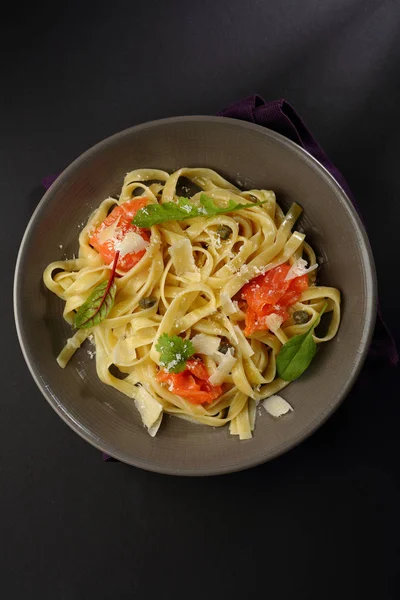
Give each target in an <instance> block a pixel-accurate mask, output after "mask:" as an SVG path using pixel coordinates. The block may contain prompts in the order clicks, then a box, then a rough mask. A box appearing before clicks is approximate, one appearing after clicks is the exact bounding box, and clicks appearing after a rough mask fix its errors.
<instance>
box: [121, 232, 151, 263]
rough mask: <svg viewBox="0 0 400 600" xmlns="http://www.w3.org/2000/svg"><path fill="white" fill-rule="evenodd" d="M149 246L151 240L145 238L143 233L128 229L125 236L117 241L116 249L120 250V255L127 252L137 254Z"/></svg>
mask: <svg viewBox="0 0 400 600" xmlns="http://www.w3.org/2000/svg"><path fill="white" fill-rule="evenodd" d="M148 246H149V242H148V241H146V240H144V239H143V238H142V236H141V235H139V234H138V233H136V232H135V231H128V233H127V234H126V235H125V237H124V238H123V239H122V240H120V241H117V242H116V243H115V250H118V251H119V253H120V256H121V257H122V256H125V255H126V254H136V252H140V251H141V250H144V249H145V248H147V247H148Z"/></svg>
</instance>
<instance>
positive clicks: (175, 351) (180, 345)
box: [156, 333, 194, 373]
mask: <svg viewBox="0 0 400 600" xmlns="http://www.w3.org/2000/svg"><path fill="white" fill-rule="evenodd" d="M156 350H158V352H159V353H160V365H161V366H162V367H164V368H165V369H166V370H167V371H168V372H169V373H182V371H184V370H185V367H186V361H187V360H188V358H190V357H191V356H193V354H194V346H193V344H192V342H191V341H190V340H184V339H182V338H181V337H179V335H168V333H163V334H162V335H161V336H160V337H159V338H158V342H157V344H156Z"/></svg>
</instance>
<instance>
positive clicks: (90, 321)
mask: <svg viewBox="0 0 400 600" xmlns="http://www.w3.org/2000/svg"><path fill="white" fill-rule="evenodd" d="M118 257H119V252H117V253H116V255H115V258H114V262H113V266H112V269H111V273H110V277H109V278H108V279H106V280H105V281H102V282H101V283H99V285H97V286H96V287H95V288H94V290H93V292H92V293H91V294H90V296H89V298H88V299H87V300H86V301H85V302H84V303H83V304H82V306H80V307H79V309H78V312H77V313H76V315H75V318H74V327H76V328H77V329H87V328H88V327H94V326H95V325H98V324H99V323H101V321H104V319H106V318H107V316H108V315H109V313H110V310H111V309H112V307H113V306H114V301H115V294H116V292H117V286H116V283H115V281H114V279H115V270H116V268H117V263H118Z"/></svg>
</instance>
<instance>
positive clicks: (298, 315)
mask: <svg viewBox="0 0 400 600" xmlns="http://www.w3.org/2000/svg"><path fill="white" fill-rule="evenodd" d="M309 319H310V317H309V314H308V312H306V311H305V310H296V312H294V313H293V321H294V322H295V323H296V324H297V325H303V324H304V323H307V322H308V321H309Z"/></svg>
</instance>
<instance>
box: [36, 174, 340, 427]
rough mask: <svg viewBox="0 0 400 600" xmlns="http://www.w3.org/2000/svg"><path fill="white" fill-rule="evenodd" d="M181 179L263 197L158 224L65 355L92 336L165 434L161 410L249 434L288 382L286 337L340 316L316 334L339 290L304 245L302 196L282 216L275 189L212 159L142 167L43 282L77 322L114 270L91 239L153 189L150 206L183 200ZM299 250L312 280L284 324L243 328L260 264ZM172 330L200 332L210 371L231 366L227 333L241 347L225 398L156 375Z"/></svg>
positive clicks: (213, 194) (228, 196) (99, 362)
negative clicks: (207, 164) (251, 183)
mask: <svg viewBox="0 0 400 600" xmlns="http://www.w3.org/2000/svg"><path fill="white" fill-rule="evenodd" d="M181 177H185V178H186V179H187V180H189V181H190V182H191V184H193V185H194V186H196V190H198V191H196V192H195V193H194V194H193V195H192V196H191V198H190V202H192V203H194V204H196V203H198V202H199V198H200V194H201V193H202V192H203V193H206V194H207V196H208V197H210V198H212V199H213V200H214V202H215V203H216V204H218V205H221V206H223V205H224V203H226V202H227V201H229V200H234V201H235V202H236V203H242V204H245V203H246V204H247V203H250V202H255V201H259V202H261V201H263V202H264V204H262V205H258V206H254V207H249V208H245V209H241V210H236V211H234V212H231V213H226V214H218V215H216V216H212V217H196V218H193V219H189V220H184V221H167V222H164V223H161V224H159V225H154V226H152V227H151V230H150V231H149V235H150V241H149V243H148V246H147V248H146V251H145V253H144V255H143V257H142V258H141V259H140V260H139V262H137V264H136V265H134V266H133V267H132V268H131V269H129V270H128V271H127V272H123V271H120V270H119V269H118V268H117V275H118V276H117V277H116V279H115V282H116V286H117V292H116V297H115V303H114V305H113V308H112V309H111V312H110V313H109V315H108V316H107V318H105V319H104V320H103V321H102V322H100V323H99V324H98V325H96V326H94V327H92V328H89V329H78V330H77V331H76V333H75V334H74V335H73V336H72V337H71V338H70V339H69V340H68V341H67V343H66V345H65V347H64V348H63V350H62V351H61V353H60V355H59V356H58V358H57V360H58V363H59V365H60V366H61V367H65V366H66V365H67V363H68V361H69V360H70V358H71V357H72V355H73V354H74V352H75V351H76V350H77V349H78V348H79V347H80V346H81V345H82V343H83V342H84V341H85V340H86V339H87V338H88V337H89V336H93V338H94V345H95V350H96V368H97V374H98V376H99V378H100V379H101V381H102V382H104V383H105V384H107V385H110V386H111V387H113V388H115V389H117V390H119V391H120V392H122V393H123V394H125V395H126V396H128V397H129V398H132V399H133V400H134V403H135V405H136V407H137V408H138V410H139V412H140V414H141V417H142V420H143V422H144V424H145V425H146V427H147V428H148V430H149V433H150V434H151V435H155V433H156V431H157V429H158V427H159V425H160V423H161V419H162V416H163V413H168V414H171V415H175V416H177V417H181V418H183V419H187V420H189V421H192V422H195V423H200V424H204V425H209V426H212V427H221V426H223V425H226V424H229V426H230V432H231V433H232V434H237V435H239V437H240V439H247V438H250V437H251V436H252V430H253V429H254V424H255V417H256V405H257V403H258V402H259V401H260V400H261V399H264V398H268V397H269V396H271V395H273V394H276V393H277V392H279V390H282V389H283V388H284V387H285V386H286V385H287V384H288V382H287V381H284V380H282V379H280V378H279V377H277V373H276V357H277V355H278V354H279V351H280V349H281V347H282V345H283V344H285V343H286V342H287V341H288V340H289V339H290V338H292V337H293V336H295V335H298V334H301V333H305V332H306V331H308V330H309V328H310V326H311V325H312V324H313V323H314V322H315V321H316V319H317V318H318V316H319V313H320V312H321V310H322V307H323V306H324V305H325V303H326V312H327V313H329V314H330V317H331V318H330V321H329V325H328V327H327V331H326V333H325V335H324V336H323V337H318V335H317V334H316V333H315V332H314V334H313V336H314V340H315V342H316V343H317V344H319V343H321V342H326V341H329V340H331V339H332V338H333V337H334V335H335V334H336V332H337V329H338V327H339V322H340V293H339V291H338V290H337V289H335V288H332V287H325V286H318V285H316V270H313V269H312V268H311V269H310V267H315V268H316V267H317V261H316V255H315V253H314V251H313V249H312V248H311V247H310V246H309V245H308V244H307V243H306V242H305V235H304V233H301V232H300V231H296V230H295V229H294V225H295V222H296V220H297V218H298V217H299V215H300V214H301V208H300V206H299V205H297V204H293V205H292V206H291V208H290V209H289V211H288V212H287V213H286V214H284V212H283V211H282V209H281V208H280V207H279V205H278V204H277V202H276V198H275V194H274V192H272V191H269V190H260V189H252V190H249V191H241V190H240V189H239V188H238V187H236V186H235V185H233V184H232V183H230V182H228V181H227V180H226V179H224V178H223V177H221V176H220V175H218V174H217V173H216V172H215V171H212V170H210V169H206V168H182V169H179V170H178V171H176V172H174V173H172V174H169V173H167V172H165V171H161V170H156V169H139V170H135V171H132V172H130V173H128V174H127V175H126V177H125V180H124V184H123V187H122V190H121V193H120V195H119V198H118V199H116V198H112V197H109V198H106V199H105V200H104V201H103V202H102V203H101V204H100V206H99V207H98V208H97V209H96V210H95V211H94V212H93V213H92V215H91V216H90V217H89V220H88V222H87V224H86V226H85V227H84V228H83V230H82V231H81V232H80V235H79V254H78V258H76V259H72V260H63V261H56V262H53V263H51V264H50V265H49V266H48V267H47V268H46V270H45V272H44V275H43V278H44V283H45V285H46V287H47V288H48V289H49V290H51V291H52V292H53V293H54V294H56V295H57V296H58V297H59V298H61V299H63V300H64V301H65V307H64V312H63V316H64V319H65V320H66V321H67V322H68V323H70V324H73V320H74V315H75V314H76V311H77V310H78V308H79V307H80V306H81V305H82V304H83V303H84V302H85V300H86V299H87V298H88V296H89V295H90V293H91V292H92V291H93V289H94V288H95V287H96V286H97V285H98V284H99V283H101V282H103V281H104V280H106V279H107V277H109V274H110V269H111V266H110V264H106V262H105V260H104V259H103V257H102V256H101V254H99V253H98V252H97V250H95V249H94V248H93V247H92V246H91V244H90V242H89V240H90V237H91V235H92V233H93V231H94V230H95V229H96V228H97V227H98V226H99V225H100V224H101V223H102V222H103V221H104V220H105V218H106V217H107V215H108V214H109V213H110V210H111V209H112V208H114V207H115V206H118V205H123V203H125V202H127V201H128V200H131V199H132V197H138V198H146V199H147V200H148V202H149V203H160V204H162V203H165V202H176V201H177V198H178V196H179V195H180V194H178V193H177V186H178V180H179V179H180V178H181ZM186 195H187V194H186ZM221 226H225V227H226V228H229V230H228V231H230V232H231V234H230V236H229V237H228V239H221V237H219V235H218V234H217V230H218V228H220V227H221ZM301 258H305V259H306V261H307V265H308V279H309V287H308V288H307V289H306V290H305V291H303V292H302V294H301V297H300V298H299V299H298V300H297V301H296V302H295V303H294V304H292V305H290V306H289V307H288V311H289V318H287V319H286V320H284V322H282V323H279V321H278V323H277V326H276V327H271V328H267V327H265V329H264V330H262V331H260V330H257V331H254V332H253V333H251V334H250V335H247V336H245V335H244V333H243V330H244V324H245V317H246V311H245V307H244V306H243V302H241V301H240V290H241V288H242V287H243V286H244V285H245V284H246V283H247V282H249V281H251V280H252V279H253V278H255V277H257V276H259V275H260V273H266V272H268V271H269V270H271V269H273V268H275V267H278V266H279V265H283V264H288V265H291V266H292V265H295V264H296V262H298V261H299V259H301ZM148 297H155V298H156V299H157V301H156V303H155V304H154V305H153V306H149V308H142V307H141V305H140V304H139V303H140V301H141V299H144V298H148ZM235 298H236V299H239V301H236V300H235ZM296 311H305V312H306V313H307V315H308V321H307V322H305V323H298V322H295V320H294V318H293V314H294V313H295V312H296ZM271 329H272V330H271ZM163 333H168V334H169V335H171V336H172V335H180V336H182V337H184V338H185V339H191V340H193V338H195V336H200V337H197V338H196V339H197V340H198V343H200V346H201V348H200V350H199V351H197V352H196V356H197V357H199V358H200V359H201V361H202V363H203V364H204V365H205V367H206V369H207V371H208V374H209V376H210V377H211V378H212V376H213V375H215V374H218V373H221V363H223V362H224V360H225V361H226V360H227V359H226V356H227V355H226V354H225V355H224V354H222V352H220V351H219V350H218V348H219V345H220V343H221V341H225V343H227V344H228V345H229V347H231V348H232V350H231V352H229V359H230V363H231V364H230V368H229V370H228V372H226V373H224V374H223V379H222V381H221V382H220V383H221V385H222V394H221V395H220V396H219V397H218V398H216V399H215V400H213V401H212V402H211V403H208V404H206V403H203V404H193V403H192V402H190V401H189V400H188V399H185V398H183V397H180V396H178V395H176V394H174V393H172V392H171V391H170V386H168V385H166V384H165V383H162V382H160V381H158V380H157V375H158V373H159V370H160V355H159V352H158V351H157V349H156V344H157V340H158V339H159V338H160V336H161V335H162V334H163ZM93 338H91V339H93ZM112 365H115V366H116V367H117V368H118V369H115V367H112ZM110 367H111V370H110ZM118 370H119V371H118ZM214 379H215V378H214ZM217 379H218V377H217Z"/></svg>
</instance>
